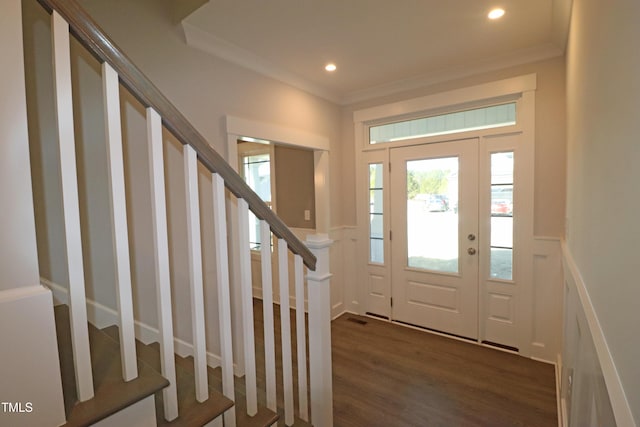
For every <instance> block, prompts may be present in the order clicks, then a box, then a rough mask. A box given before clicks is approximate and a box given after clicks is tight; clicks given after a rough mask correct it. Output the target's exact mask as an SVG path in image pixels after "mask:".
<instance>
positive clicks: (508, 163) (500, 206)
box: [489, 151, 513, 280]
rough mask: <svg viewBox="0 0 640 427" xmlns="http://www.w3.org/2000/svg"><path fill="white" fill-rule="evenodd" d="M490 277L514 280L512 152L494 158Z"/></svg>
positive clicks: (492, 169) (492, 167) (496, 154)
mask: <svg viewBox="0 0 640 427" xmlns="http://www.w3.org/2000/svg"><path fill="white" fill-rule="evenodd" d="M490 251H491V253H490V269H489V275H490V276H491V278H493V279H503V280H512V279H513V151H509V152H504V153H493V154H491V243H490Z"/></svg>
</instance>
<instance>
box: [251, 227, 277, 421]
mask: <svg viewBox="0 0 640 427" xmlns="http://www.w3.org/2000/svg"><path fill="white" fill-rule="evenodd" d="M260 238H261V240H260V241H261V242H269V241H270V240H271V230H270V229H269V224H268V223H267V222H266V221H265V220H260ZM260 254H261V257H260V260H261V261H262V260H264V262H260V271H261V274H262V289H260V288H258V290H259V291H260V294H261V296H262V298H263V304H262V307H263V308H262V318H263V326H264V360H265V363H264V364H265V388H266V394H267V409H270V410H272V411H276V410H277V408H278V403H277V394H276V390H277V385H276V344H275V334H274V331H275V328H274V319H273V274H272V265H271V263H272V261H271V245H261V246H260ZM252 255H253V254H252ZM255 255H258V254H257V253H256V254H255ZM253 289H254V290H253V294H254V298H255V295H256V288H253Z"/></svg>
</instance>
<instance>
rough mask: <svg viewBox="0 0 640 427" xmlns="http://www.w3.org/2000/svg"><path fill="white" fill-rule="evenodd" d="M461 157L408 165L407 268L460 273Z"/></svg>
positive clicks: (422, 161)
mask: <svg viewBox="0 0 640 427" xmlns="http://www.w3.org/2000/svg"><path fill="white" fill-rule="evenodd" d="M458 169H459V164H458V158H457V157H446V158H441V159H424V160H411V161H408V162H407V193H406V196H407V265H408V266H409V267H413V268H420V269H424V270H433V271H438V272H445V273H457V272H458V271H459V268H458V194H459V192H458Z"/></svg>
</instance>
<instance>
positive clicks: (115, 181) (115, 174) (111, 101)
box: [102, 62, 138, 381]
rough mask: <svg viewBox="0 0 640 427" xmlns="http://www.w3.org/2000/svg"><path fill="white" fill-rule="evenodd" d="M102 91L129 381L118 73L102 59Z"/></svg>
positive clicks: (132, 363) (131, 344)
mask: <svg viewBox="0 0 640 427" xmlns="http://www.w3.org/2000/svg"><path fill="white" fill-rule="evenodd" d="M102 92H103V94H104V121H105V131H106V140H107V164H108V168H107V172H108V176H109V198H110V202H111V225H112V236H113V252H114V264H115V265H114V267H115V272H116V277H115V279H116V296H117V301H118V311H119V312H120V330H119V332H120V343H121V345H120V355H121V358H122V376H123V379H124V380H125V381H130V380H132V379H134V378H136V377H137V376H138V362H137V357H136V343H135V337H134V331H133V296H132V291H131V288H132V287H131V262H130V255H129V228H128V224H127V198H126V190H125V178H124V160H123V159H124V155H123V152H122V124H121V122H122V120H121V111H120V85H119V82H118V74H117V73H116V71H115V70H114V69H113V68H112V67H111V66H110V65H109V64H108V63H106V62H103V63H102Z"/></svg>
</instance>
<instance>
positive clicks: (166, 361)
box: [147, 107, 178, 421]
mask: <svg viewBox="0 0 640 427" xmlns="http://www.w3.org/2000/svg"><path fill="white" fill-rule="evenodd" d="M147 138H148V149H149V173H150V175H151V176H150V180H151V222H152V225H153V250H154V268H155V279H156V286H157V304H158V329H159V331H160V365H161V366H160V368H161V370H162V376H163V377H165V378H166V379H167V380H168V381H169V386H168V387H165V388H164V389H163V390H162V396H163V401H164V417H165V419H166V420H167V421H172V420H174V419H176V418H177V417H178V394H177V388H176V366H175V359H174V357H175V356H174V349H173V316H172V311H173V310H172V308H171V276H170V273H169V237H168V231H167V200H166V194H165V186H164V153H163V150H162V121H161V119H160V115H159V114H158V113H157V112H156V111H155V110H154V109H153V108H151V107H149V108H147Z"/></svg>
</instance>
